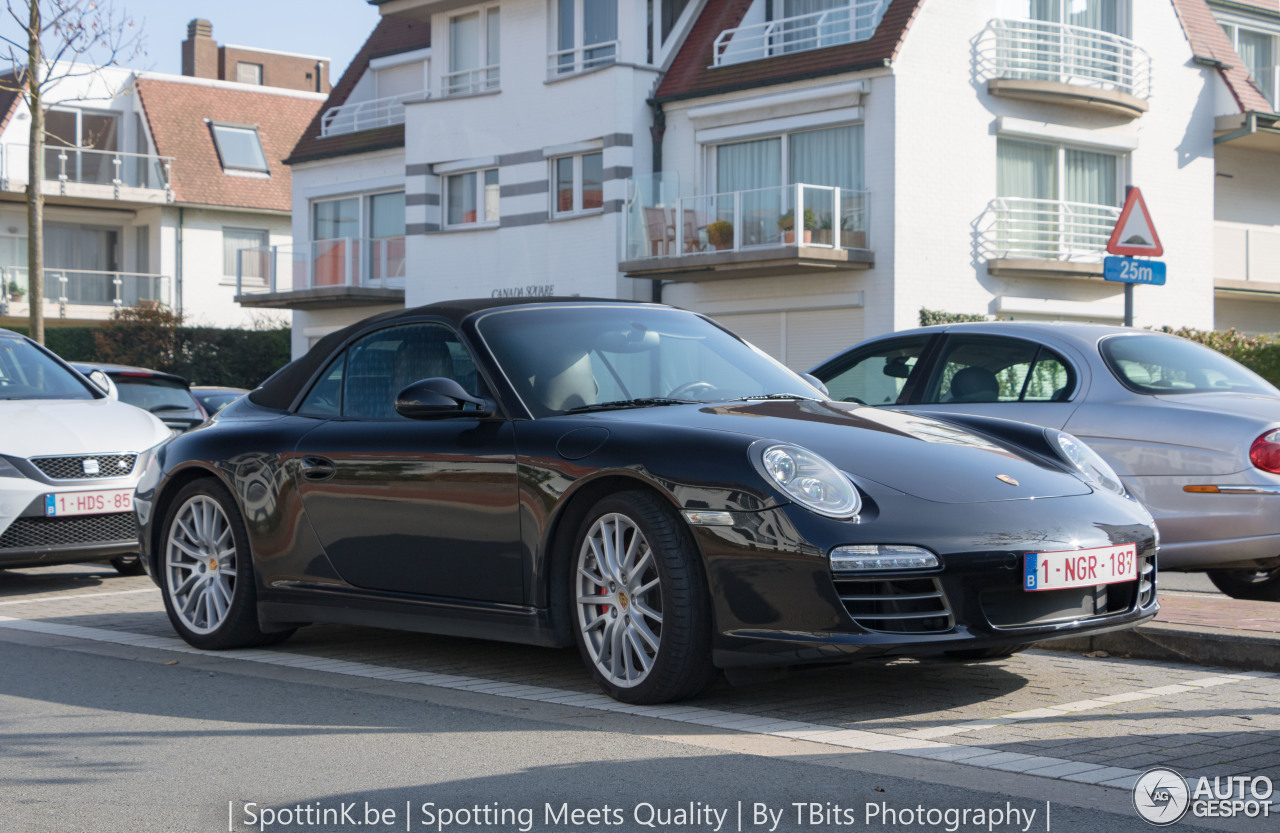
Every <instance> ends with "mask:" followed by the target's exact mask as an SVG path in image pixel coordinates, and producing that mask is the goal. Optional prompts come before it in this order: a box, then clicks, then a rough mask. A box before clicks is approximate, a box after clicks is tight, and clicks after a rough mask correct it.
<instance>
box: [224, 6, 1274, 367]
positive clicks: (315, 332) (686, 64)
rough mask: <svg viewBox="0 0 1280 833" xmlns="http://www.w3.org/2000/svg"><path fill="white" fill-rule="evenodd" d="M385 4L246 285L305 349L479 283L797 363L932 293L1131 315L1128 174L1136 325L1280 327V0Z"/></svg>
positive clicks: (886, 324)
mask: <svg viewBox="0 0 1280 833" xmlns="http://www.w3.org/2000/svg"><path fill="white" fill-rule="evenodd" d="M369 2H372V3H374V4H375V5H378V6H379V7H380V10H381V12H382V15H383V17H382V21H381V23H380V24H379V26H378V28H377V30H375V32H374V33H373V35H372V36H371V37H370V39H369V40H368V42H367V43H366V44H365V47H364V49H363V50H362V51H361V53H360V55H359V56H358V57H357V59H356V61H355V62H353V64H352V66H351V67H350V68H348V70H347V72H346V73H345V74H344V75H343V77H342V79H341V81H339V83H338V84H337V85H336V86H335V87H334V90H333V93H332V94H331V95H330V97H329V100H328V101H327V102H326V103H325V105H324V107H323V108H322V110H321V112H320V113H319V114H318V115H317V117H316V119H315V120H314V121H313V122H312V124H311V125H310V127H309V128H308V129H307V132H306V133H305V135H304V136H303V138H302V140H301V141H300V142H299V143H298V145H297V147H296V148H295V149H294V152H293V154H292V156H291V157H290V159H289V160H287V161H288V163H289V164H290V165H291V166H292V168H293V177H294V195H293V210H294V240H293V244H292V247H291V248H289V249H288V250H285V248H283V247H282V248H281V249H279V250H277V251H275V252H274V253H273V256H272V258H271V260H272V263H273V264H274V267H273V269H272V270H271V272H270V276H269V279H268V285H267V286H265V287H261V289H262V290H264V291H261V292H254V293H249V292H246V293H244V294H243V295H242V296H241V297H240V300H241V302H242V303H244V304H245V305H247V306H255V307H267V308H278V309H279V308H283V309H292V310H294V311H295V312H294V351H295V354H296V353H300V352H301V351H303V350H305V348H306V347H307V346H308V345H309V344H310V343H312V342H313V341H314V340H315V339H316V338H318V337H320V336H321V335H323V334H324V333H326V332H329V331H331V330H332V329H334V328H336V327H338V326H341V325H343V324H346V323H349V322H351V321H353V320H356V319H358V318H360V317H363V316H364V315H367V314H370V313H372V312H375V311H378V310H380V309H387V308H395V307H400V306H404V305H409V306H414V305H418V304H422V303H428V302H430V301H435V300H440V299H445V298H451V297H465V296H477V295H480V296H490V295H495V296H537V295H542V294H557V295H574V294H579V295H584V296H588V295H590V296H605V297H621V298H643V299H649V298H660V299H662V300H664V301H667V302H670V303H675V304H678V305H681V306H685V307H688V308H691V309H695V310H699V311H702V312H705V313H707V314H709V315H712V316H714V317H716V318H717V319H719V320H721V321H723V322H724V323H726V324H727V325H728V326H730V327H732V328H733V329H735V330H737V331H738V332H740V333H742V334H743V335H745V336H746V337H747V338H749V339H751V340H752V341H754V342H755V343H757V344H758V345H759V346H760V347H762V348H763V349H765V350H767V351H769V352H770V353H772V354H773V355H775V356H778V357H779V358H781V359H782V360H783V361H785V362H786V363H787V364H789V365H790V366H792V367H796V368H804V367H807V366H809V365H811V364H813V363H814V362H816V361H818V360H819V359H821V358H823V357H825V356H827V355H829V354H830V353H832V352H834V351H836V350H838V349H841V348H843V347H846V346H848V345H849V344H851V343H853V342H854V341H856V340H858V339H860V338H862V337H865V336H870V335H875V334H878V333H882V332H886V331H890V330H894V329H901V328H904V327H909V326H912V325H914V324H915V323H916V321H917V319H918V316H919V313H920V310H921V308H926V307H927V308H932V309H942V310H948V311H952V312H965V313H980V314H986V315H991V316H997V317H1001V318H1038V319H1073V320H1093V321H1104V322H1116V323H1118V322H1119V321H1120V320H1122V317H1123V291H1122V287H1121V285H1119V284H1113V283H1108V282H1106V281H1104V280H1103V279H1102V258H1103V255H1104V248H1105V243H1106V240H1107V237H1108V236H1109V234H1110V231H1111V228H1112V226H1113V224H1114V223H1115V220H1116V218H1117V217H1118V215H1119V212H1120V207H1121V205H1122V204H1123V201H1124V197H1125V191H1126V186H1130V185H1137V186H1140V187H1141V189H1142V191H1143V194H1144V196H1145V198H1146V202H1147V205H1148V206H1149V207H1150V209H1151V212H1152V215H1153V219H1154V221H1155V223H1156V226H1157V228H1158V231H1159V233H1160V236H1161V238H1162V239H1163V241H1164V242H1165V246H1166V250H1165V255H1164V260H1166V261H1167V262H1168V264H1169V268H1168V275H1169V277H1168V283H1167V284H1166V286H1164V287H1138V288H1137V289H1136V304H1135V307H1136V323H1137V324H1138V325H1140V326H1142V325H1156V326H1158V325H1162V324H1171V325H1175V326H1192V327H1201V328H1209V327H1214V326H1218V327H1226V326H1236V327H1239V328H1242V329H1247V330H1251V331H1275V330H1276V329H1280V315H1277V313H1280V286H1277V285H1274V284H1275V283H1276V282H1277V280H1280V276H1276V275H1275V274H1274V272H1270V273H1269V272H1268V270H1269V269H1272V270H1274V268H1275V267H1274V266H1273V265H1272V264H1274V263H1275V262H1276V261H1275V259H1274V258H1268V257H1267V256H1266V251H1267V249H1266V247H1267V246H1268V245H1271V244H1272V241H1273V239H1274V238H1273V237H1272V235H1274V234H1276V233H1277V223H1278V222H1280V217H1277V214H1276V212H1277V210H1278V209H1280V204H1277V201H1276V199H1275V197H1274V196H1273V195H1274V194H1275V193H1277V192H1276V189H1275V188H1274V187H1272V183H1273V182H1274V179H1275V176H1276V174H1275V170H1276V165H1275V164H1274V162H1275V161H1276V157H1275V155H1274V154H1275V153H1276V151H1275V149H1273V148H1271V146H1270V145H1271V143H1272V142H1273V141H1274V137H1275V135H1276V134H1275V132H1274V125H1275V119H1276V118H1277V116H1276V114H1275V110H1274V105H1275V96H1274V93H1273V94H1271V97H1270V98H1268V95H1267V94H1266V93H1265V92H1264V90H1265V88H1266V84H1267V83H1268V81H1267V79H1268V78H1274V74H1275V73H1274V63H1275V61H1274V54H1275V51H1274V38H1275V37H1276V36H1277V35H1280V25H1278V24H1280V10H1278V9H1277V8H1275V7H1276V2H1275V0H1250V2H1247V3H1245V2H1238V0H1237V2H1225V0H1222V1H1221V2H1220V0H1209V4H1206V0H1143V2H1136V0H973V1H972V2H945V1H944V0H690V1H689V2H686V3H681V2H678V0H675V1H674V2H663V0H645V2H640V1H639V0H509V1H508V2H499V3H485V4H478V5H474V6H459V5H458V4H457V3H454V2H444V1H443V0H437V1H436V2H431V0H382V2H379V0H369ZM1264 35H1265V36H1266V37H1270V38H1271V39H1272V40H1271V41H1267V42H1266V43H1269V44H1271V46H1267V47H1266V48H1264V46H1263V43H1264V40H1263V36H1264ZM1267 50H1270V51H1267ZM1268 62H1270V63H1268ZM1268 67H1271V68H1272V69H1268ZM1268 72H1270V73H1271V75H1268V74H1267V73H1268ZM1273 87H1274V83H1273Z"/></svg>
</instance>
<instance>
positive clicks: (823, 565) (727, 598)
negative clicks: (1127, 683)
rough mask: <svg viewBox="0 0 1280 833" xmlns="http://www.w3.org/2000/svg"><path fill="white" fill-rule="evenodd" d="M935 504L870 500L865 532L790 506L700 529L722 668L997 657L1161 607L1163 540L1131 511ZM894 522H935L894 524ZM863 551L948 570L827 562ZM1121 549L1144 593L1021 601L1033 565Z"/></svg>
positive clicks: (1086, 503) (1097, 506)
mask: <svg viewBox="0 0 1280 833" xmlns="http://www.w3.org/2000/svg"><path fill="white" fill-rule="evenodd" d="M924 503H926V502H923V501H918V500H916V499H914V498H910V497H909V496H905V495H902V496H897V497H885V496H882V497H881V499H880V500H878V501H872V502H869V505H868V509H867V511H864V514H863V516H862V518H861V519H860V521H859V522H858V523H853V522H845V521H833V520H830V519H826V518H820V517H818V516H816V515H813V514H812V513H809V512H806V511H805V510H803V509H801V508H799V507H796V506H784V507H780V508H778V509H772V510H765V511H761V512H753V513H736V514H735V525H734V526H731V527H730V526H721V527H712V526H698V527H694V534H695V537H696V539H697V541H698V544H699V546H700V547H701V549H702V552H703V555H704V558H705V560H706V561H705V563H706V565H707V577H708V581H709V584H710V586H711V593H712V597H713V600H714V605H715V613H716V634H715V641H714V644H713V658H714V661H715V663H716V665H718V666H720V667H733V666H743V665H789V664H795V663H804V662H830V661H833V660H840V659H847V658H851V657H854V656H858V657H877V656H905V655H927V654H940V653H944V652H946V651H952V650H966V649H982V648H995V647H1000V646H1005V645H1014V644H1022V643H1029V642H1038V641H1042V640H1045V639H1052V638H1055V637H1062V638H1065V637H1075V636H1088V635H1095V634H1100V633H1105V632H1107V631H1113V630H1119V629H1123V628H1129V627H1133V626H1134V625H1137V624H1139V623H1141V622H1144V621H1146V620H1148V619H1150V618H1152V617H1153V616H1154V615H1155V614H1156V612H1157V610H1158V609H1159V608H1158V604H1157V601H1156V558H1155V555H1156V543H1155V535H1154V529H1153V527H1152V525H1151V523H1150V521H1149V520H1147V516H1146V513H1145V512H1144V511H1143V510H1142V509H1141V508H1140V507H1138V506H1137V505H1136V504H1134V503H1132V502H1130V501H1127V500H1124V499H1122V498H1113V497H1111V496H1102V495H1090V496H1081V497H1069V498H1051V499H1044V500H1036V501H1017V502H1007V503H996V504H927V505H925V506H922V505H920V504H924ZM913 504H914V505H913ZM904 510H912V511H904ZM925 512H927V514H925ZM893 517H903V518H922V519H923V518H927V519H928V522H927V524H926V523H924V522H919V523H913V522H910V521H906V522H897V523H895V522H892V521H890V520H888V519H889V518H893ZM1084 518H1094V519H1095V520H1093V522H1092V523H1088V522H1085V521H1083V520H1080V519H1084ZM819 542H820V543H819ZM857 543H882V544H888V543H894V544H910V545H914V546H922V547H925V548H927V549H929V550H931V551H933V552H935V553H937V554H938V556H939V558H940V560H941V562H942V564H941V566H940V567H937V568H932V569H927V570H908V571H897V572H883V573H874V574H868V575H866V576H854V577H845V576H840V577H837V576H835V575H833V573H832V572H831V569H830V567H829V564H828V559H827V552H828V551H829V550H830V549H831V548H832V547H834V546H838V545H840V544H857ZM1120 543H1134V544H1136V545H1137V553H1138V569H1139V580H1138V581H1130V582H1122V583H1118V584H1111V585H1101V586H1096V587H1086V588H1074V589H1068V590H1052V591H1040V592H1027V591H1025V590H1024V589H1023V586H1022V584H1023V576H1024V574H1023V560H1024V557H1025V555H1026V554H1027V553H1031V552H1046V551H1056V550H1073V549H1088V548H1092V547H1100V546H1110V545H1114V544H1120Z"/></svg>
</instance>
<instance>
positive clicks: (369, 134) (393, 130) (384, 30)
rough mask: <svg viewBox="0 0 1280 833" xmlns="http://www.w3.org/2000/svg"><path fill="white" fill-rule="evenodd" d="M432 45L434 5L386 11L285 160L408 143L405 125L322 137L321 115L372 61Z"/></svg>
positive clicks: (346, 92) (344, 97) (340, 98)
mask: <svg viewBox="0 0 1280 833" xmlns="http://www.w3.org/2000/svg"><path fill="white" fill-rule="evenodd" d="M430 45H431V10H430V9H422V8H415V9H409V10H408V11H403V12H397V13H395V14H389V15H385V16H384V17H383V18H382V20H380V21H378V25H377V26H376V27H374V30H373V33H372V34H371V35H369V39H368V40H367V41H365V43H364V46H362V47H361V48H360V51H359V52H358V53H356V57H355V58H354V59H352V61H351V66H349V67H347V71H346V72H344V73H342V78H341V79H340V80H339V81H338V83H337V84H335V85H334V87H333V90H332V91H331V92H330V93H329V98H328V100H326V101H325V103H324V105H323V106H321V107H320V111H319V112H318V113H316V117H315V118H314V119H313V120H312V122H311V124H310V125H308V126H307V129H306V132H305V133H303V134H302V138H301V139H300V140H299V141H298V144H297V146H296V147H295V148H294V149H293V153H292V154H291V155H290V156H289V158H288V159H286V160H285V164H287V165H292V164H294V163H295V162H309V161H312V160H316V159H327V158H329V157H333V156H347V155H350V154H353V153H368V152H369V151H374V150H383V149H385V148H393V147H404V125H395V126H393V127H385V128H380V129H377V130H362V131H360V132H358V133H344V134H342V135H340V136H326V137H324V138H321V137H320V117H321V116H322V115H324V113H325V112H326V111H328V110H329V108H330V107H336V106H337V105H339V104H342V103H343V102H345V101H346V100H347V96H349V95H351V91H352V90H353V89H355V86H356V83H357V82H358V81H359V80H360V77H361V76H362V75H364V72H365V70H366V69H368V68H369V61H371V60H373V59H374V58H379V57H382V56H384V55H395V54H397V53H400V52H411V51H413V50H415V49H426V48H427V47H428V46H430Z"/></svg>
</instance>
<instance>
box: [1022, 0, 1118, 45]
mask: <svg viewBox="0 0 1280 833" xmlns="http://www.w3.org/2000/svg"><path fill="white" fill-rule="evenodd" d="M1069 8H1070V3H1069V2H1067V0H1063V2H1062V3H1060V4H1059V5H1058V19H1057V20H1045V21H1043V22H1044V23H1058V24H1061V25H1063V26H1068V25H1070V24H1068V23H1067V16H1068V15H1069V13H1070V12H1069ZM1116 11H1117V18H1118V20H1119V22H1120V26H1119V28H1120V29H1121V30H1122V31H1120V32H1112V33H1111V34H1113V35H1119V36H1120V37H1122V38H1132V37H1133V34H1132V33H1133V3H1132V2H1130V0H1122V1H1121V2H1120V3H1119V8H1118V9H1117V10H1116ZM1030 19H1032V20H1039V18H1030ZM1098 31H1103V30H1098Z"/></svg>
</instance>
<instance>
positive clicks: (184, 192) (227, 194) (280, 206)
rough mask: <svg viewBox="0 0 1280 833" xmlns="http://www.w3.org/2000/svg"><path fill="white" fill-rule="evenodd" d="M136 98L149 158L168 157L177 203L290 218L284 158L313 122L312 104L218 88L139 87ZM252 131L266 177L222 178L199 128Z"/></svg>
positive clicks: (152, 82)
mask: <svg viewBox="0 0 1280 833" xmlns="http://www.w3.org/2000/svg"><path fill="white" fill-rule="evenodd" d="M137 90H138V97H139V99H140V100H141V101H142V109H143V111H144V112H145V113H146V116H147V123H148V125H149V126H150V127H151V137H152V138H153V139H154V140H155V143H156V152H157V153H159V154H160V155H161V156H172V157H173V158H174V162H173V193H174V198H175V200H176V201H177V202H179V203H186V204H190V205H216V206H228V207H234V208H249V209H261V210H268V211H289V210H290V209H291V208H292V201H291V198H290V188H291V185H292V178H291V176H290V171H289V168H288V167H287V166H286V165H285V164H284V161H283V160H284V158H285V156H287V155H288V153H289V151H290V150H291V149H292V148H293V146H294V143H296V142H297V141H298V137H299V136H301V135H302V131H303V130H304V129H305V128H306V126H307V124H308V123H309V122H310V121H311V120H312V118H313V117H314V116H315V113H316V110H317V109H318V108H319V106H320V101H319V100H318V98H317V97H316V96H304V95H299V94H297V93H292V94H290V93H287V92H279V91H272V90H270V89H269V88H250V87H246V86H245V85H231V84H226V83H219V82H208V81H205V82H191V81H161V80H159V79H156V78H148V77H146V76H143V77H141V78H139V79H138V84H137ZM206 120H208V121H215V122H226V123H230V124H237V125H256V126H257V128H258V138H259V140H260V141H261V142H262V151H263V153H264V154H265V155H266V157H267V165H268V167H269V168H270V171H271V176H270V178H266V177H249V176H235V175H231V174H227V173H225V172H223V170H222V163H221V162H220V161H219V159H218V150H217V148H216V147H215V146H214V143H213V133H212V131H211V130H210V129H209V125H208V123H207V122H206Z"/></svg>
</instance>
